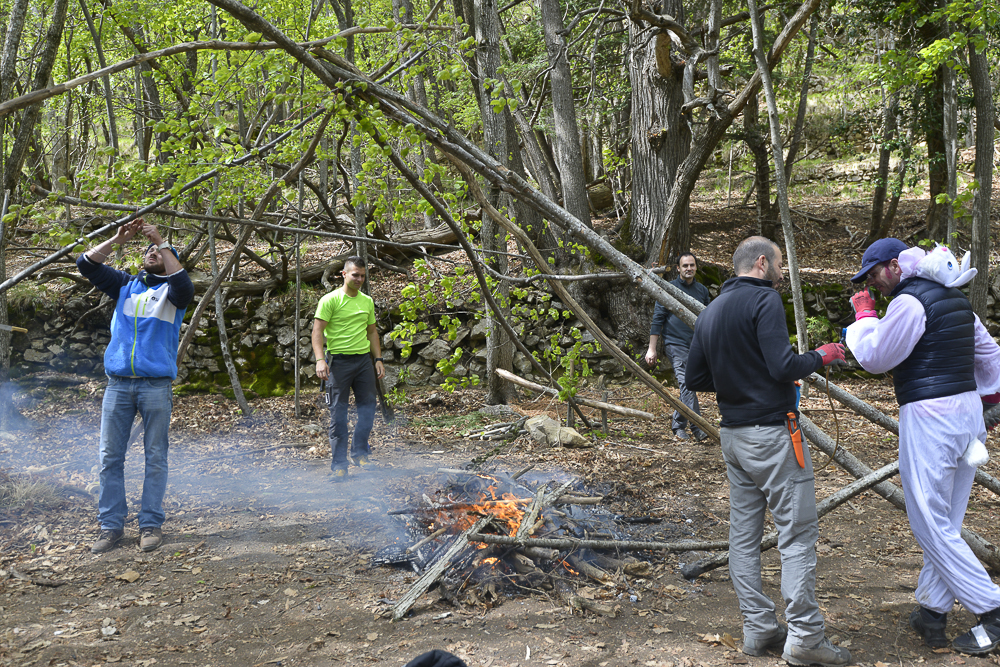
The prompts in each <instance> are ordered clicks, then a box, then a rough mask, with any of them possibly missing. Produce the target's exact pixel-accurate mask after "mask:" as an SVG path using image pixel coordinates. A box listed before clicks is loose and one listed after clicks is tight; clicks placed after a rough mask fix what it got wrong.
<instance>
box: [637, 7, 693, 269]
mask: <svg viewBox="0 0 1000 667" xmlns="http://www.w3.org/2000/svg"><path fill="white" fill-rule="evenodd" d="M662 11H663V12H664V13H666V14H670V15H671V16H673V17H674V18H675V19H677V20H678V21H679V22H681V23H683V22H684V7H683V5H682V4H681V2H680V0H666V2H665V3H664V4H663V7H662ZM629 42H630V44H631V45H632V48H631V50H630V51H629V62H628V68H629V79H630V81H631V83H632V116H631V137H632V139H631V141H632V214H631V216H630V221H629V223H628V228H627V229H623V230H622V232H623V233H622V236H623V239H622V240H623V241H624V242H625V243H627V244H628V245H630V246H633V247H635V248H636V249H637V253H638V255H639V256H637V257H635V259H636V261H639V262H642V263H645V264H646V265H650V264H651V263H652V262H653V261H654V260H656V259H657V253H658V252H659V250H660V245H661V240H662V239H664V238H665V237H669V238H672V239H676V241H675V242H674V243H668V244H667V245H668V248H669V249H668V250H667V252H666V253H665V255H666V257H665V258H663V260H662V261H664V262H667V261H670V258H671V257H672V256H673V255H674V254H676V253H677V252H678V251H683V250H688V249H689V246H690V229H689V227H688V218H689V207H688V206H684V207H682V208H681V209H680V210H678V211H677V214H676V215H675V216H674V217H673V219H671V218H670V217H669V216H668V215H667V213H668V211H667V201H668V198H669V197H670V191H671V189H672V188H673V187H674V180H675V176H676V174H677V168H678V167H679V166H680V164H681V163H682V162H683V161H684V159H685V158H686V157H687V155H688V152H689V150H690V143H691V130H690V129H689V128H688V123H687V120H686V119H685V118H684V117H683V116H682V115H681V107H682V106H683V105H684V93H683V90H682V85H681V81H682V78H683V74H684V70H683V68H682V67H679V66H674V64H673V63H672V62H671V58H670V50H671V41H670V36H669V35H667V34H666V33H665V32H658V33H657V34H656V36H655V37H653V38H652V39H650V36H649V32H648V28H647V26H643V25H639V24H638V23H637V22H636V20H635V19H633V20H631V21H629ZM667 225H670V226H671V227H672V228H671V229H667V228H666V226H667Z"/></svg>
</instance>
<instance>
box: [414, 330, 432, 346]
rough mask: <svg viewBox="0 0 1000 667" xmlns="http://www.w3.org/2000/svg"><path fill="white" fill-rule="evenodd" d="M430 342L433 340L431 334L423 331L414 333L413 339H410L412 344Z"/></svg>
mask: <svg viewBox="0 0 1000 667" xmlns="http://www.w3.org/2000/svg"><path fill="white" fill-rule="evenodd" d="M429 342H431V335H430V334H429V333H427V332H424V331H422V332H420V333H418V334H414V335H413V340H411V341H410V345H414V346H416V345H426V344H427V343H429Z"/></svg>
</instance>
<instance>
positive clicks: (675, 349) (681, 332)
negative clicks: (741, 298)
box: [646, 252, 711, 441]
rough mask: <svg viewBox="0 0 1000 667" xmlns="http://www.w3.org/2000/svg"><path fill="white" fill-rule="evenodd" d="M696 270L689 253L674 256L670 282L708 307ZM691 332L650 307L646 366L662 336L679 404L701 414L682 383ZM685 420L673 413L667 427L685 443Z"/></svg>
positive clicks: (694, 428)
mask: <svg viewBox="0 0 1000 667" xmlns="http://www.w3.org/2000/svg"><path fill="white" fill-rule="evenodd" d="M697 271H698V259H697V258H696V257H695V256H694V253H692V252H686V253H683V254H681V255H679V256H678V257H677V274H678V276H677V278H676V279H674V280H672V281H671V284H673V285H675V286H676V287H677V288H678V289H679V290H681V291H682V292H684V293H685V294H687V295H688V296H690V297H691V298H692V299H694V300H695V301H700V302H701V303H703V304H705V305H706V306H707V305H708V301H709V299H710V298H711V297H710V296H709V294H708V288H707V287H705V286H704V285H702V284H701V283H700V282H698V281H697V280H695V279H694V274H695V273H697ZM693 335H694V332H693V331H692V330H691V327H689V326H688V325H687V324H685V323H684V322H682V321H681V320H680V318H677V317H671V314H670V311H669V310H667V309H666V308H664V307H663V306H662V305H661V304H659V303H658V304H656V307H655V308H653V323H652V325H650V327H649V349H648V350H646V363H647V364H649V366H650V368H652V367H653V366H655V365H656V360H657V358H658V356H659V355H658V353H657V349H656V348H657V343H658V342H659V340H660V336H662V337H663V346H664V347H665V348H666V350H667V353H668V354H669V355H670V360H671V362H672V363H673V366H674V377H675V378H677V387H678V388H679V389H680V390H681V402H683V403H684V405H686V406H688V407H689V408H691V409H692V410H694V412H695V413H696V414H699V415H700V414H701V408H700V407H699V405H698V394H696V393H694V392H693V391H691V390H689V389H688V388H687V386H686V385H685V384H684V372H685V367H686V366H687V358H688V350H689V349H690V348H691V336H693ZM687 422H688V420H687V417H685V416H684V415H682V414H681V413H680V412H678V411H676V410H675V411H674V417H673V421H672V422H671V424H670V426H671V428H673V430H674V435H675V436H677V437H678V438H680V439H681V440H687V438H688V434H687ZM691 434H692V435H693V436H694V437H695V440H699V441H701V440H704V439H705V437H706V436H705V434H704V433H702V432H701V429H699V428H698V427H697V426H695V425H694V424H691Z"/></svg>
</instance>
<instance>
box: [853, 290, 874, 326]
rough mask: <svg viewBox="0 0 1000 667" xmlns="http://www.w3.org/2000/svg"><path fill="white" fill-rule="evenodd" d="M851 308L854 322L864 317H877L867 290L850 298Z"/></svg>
mask: <svg viewBox="0 0 1000 667" xmlns="http://www.w3.org/2000/svg"><path fill="white" fill-rule="evenodd" d="M851 307H852V308H853V309H854V321H855V322H857V321H858V320H860V319H864V318H865V317H878V313H877V312H876V311H875V299H873V298H872V295H871V293H870V292H869V291H868V289H867V288H866V289H863V290H861V291H860V292H858V293H857V294H855V295H854V296H852V297H851Z"/></svg>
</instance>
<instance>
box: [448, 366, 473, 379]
mask: <svg viewBox="0 0 1000 667" xmlns="http://www.w3.org/2000/svg"><path fill="white" fill-rule="evenodd" d="M468 374H469V369H468V368H466V367H465V366H463V365H462V364H457V365H456V366H455V370H453V371H452V372H451V376H452V377H457V378H464V377H465V376H467V375H468Z"/></svg>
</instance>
